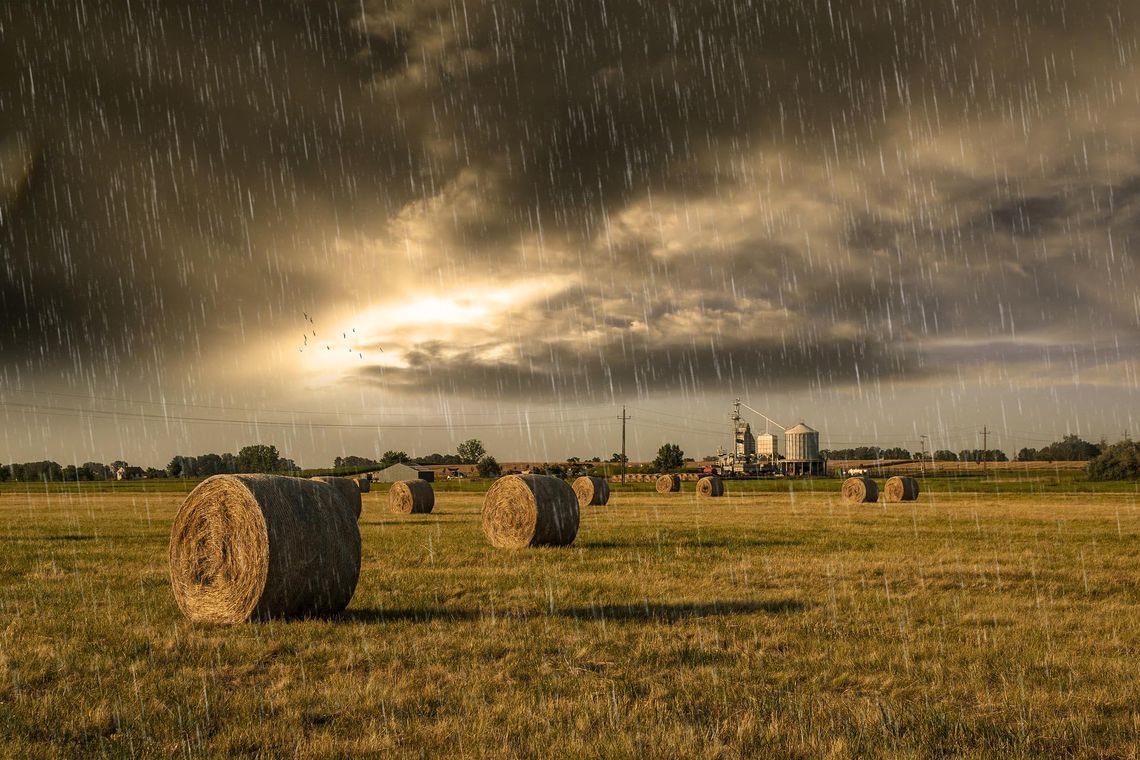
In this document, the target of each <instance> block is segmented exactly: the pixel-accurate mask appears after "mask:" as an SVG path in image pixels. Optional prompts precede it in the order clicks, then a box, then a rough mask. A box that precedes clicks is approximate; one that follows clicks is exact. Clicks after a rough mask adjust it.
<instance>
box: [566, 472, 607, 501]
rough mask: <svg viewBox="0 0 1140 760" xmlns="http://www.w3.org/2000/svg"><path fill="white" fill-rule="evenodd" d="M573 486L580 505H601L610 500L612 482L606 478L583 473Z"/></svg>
mask: <svg viewBox="0 0 1140 760" xmlns="http://www.w3.org/2000/svg"><path fill="white" fill-rule="evenodd" d="M573 488H574V495H575V496H577V497H578V506H579V507H601V506H605V504H606V503H607V502H608V501H609V500H610V484H609V483H607V482H606V479H605V478H595V477H594V476H592V475H583V476H582V477H580V478H578V479H577V480H575V481H574V485H573Z"/></svg>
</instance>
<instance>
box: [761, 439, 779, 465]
mask: <svg viewBox="0 0 1140 760" xmlns="http://www.w3.org/2000/svg"><path fill="white" fill-rule="evenodd" d="M779 441H780V439H779V438H777V437H776V435H775V433H761V434H760V435H758V436H756V458H757V459H759V460H760V461H762V462H775V461H776V458H777V457H778V456H779V455H780V446H779Z"/></svg>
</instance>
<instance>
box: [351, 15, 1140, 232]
mask: <svg viewBox="0 0 1140 760" xmlns="http://www.w3.org/2000/svg"><path fill="white" fill-rule="evenodd" d="M1094 5H1095V6H1096V7H1089V6H1088V5H1087V4H1082V5H1081V8H1080V12H1077V10H1076V9H1073V8H1070V7H1068V6H1067V5H1066V4H1065V3H1059V2H1054V1H1053V0H1038V1H1037V2H1029V3H1025V4H1020V5H1019V7H1018V8H1017V9H1016V11H1015V10H1013V9H1004V8H1002V7H993V4H992V3H988V2H984V0H977V1H976V2H958V1H957V0H934V1H931V2H924V3H913V2H901V1H900V2H882V1H881V0H848V1H847V2H801V1H800V0H787V1H785V2H716V1H706V2H689V3H669V2H656V1H651V0H619V1H618V2H609V3H604V4H599V3H593V2H580V1H579V0H553V1H549V2H533V1H531V2H484V1H481V0H471V1H470V2H463V3H455V2H450V0H407V1H405V2H393V1H392V0H373V2H370V3H368V4H366V8H368V10H369V14H368V20H367V23H366V25H365V29H366V30H367V31H368V32H369V34H370V35H371V36H372V38H373V39H376V40H379V41H381V42H383V43H384V44H385V45H386V48H385V49H386V50H388V49H389V48H390V47H394V48H395V49H396V50H397V51H398V52H399V54H402V56H403V59H402V61H400V64H399V66H398V67H397V68H396V69H395V70H393V69H392V68H391V67H385V68H384V69H383V71H382V72H381V74H380V75H379V76H378V78H377V88H378V90H379V91H380V92H383V93H385V94H386V95H387V96H389V97H390V98H391V99H392V101H394V102H399V103H400V104H401V112H402V113H404V114H406V115H407V118H408V119H409V123H411V124H414V125H415V126H416V128H417V129H418V130H421V131H422V132H423V133H424V134H426V135H430V136H431V137H432V139H433V140H434V141H435V142H436V144H437V147H438V154H439V156H440V157H441V159H446V160H449V161H451V162H453V163H455V164H462V165H474V166H479V167H482V168H484V169H486V170H490V171H494V172H496V173H498V174H499V175H500V176H502V177H503V178H504V189H505V191H506V192H507V194H508V196H509V198H510V202H511V207H512V208H514V209H515V211H514V214H515V221H516V222H517V223H518V224H520V225H522V224H529V225H532V226H533V225H537V224H538V223H539V220H540V219H541V220H542V222H543V223H545V224H547V225H550V224H555V225H564V226H569V227H572V228H575V229H583V228H585V229H591V228H592V227H595V226H596V225H597V224H598V223H599V217H600V215H601V214H602V213H603V212H605V211H606V209H608V208H610V207H611V206H613V205H615V204H616V205H621V204H623V203H625V202H627V201H628V200H629V199H631V198H635V197H639V196H640V195H642V194H644V193H645V192H646V191H647V190H649V189H653V190H658V191H674V192H679V193H691V194H705V193H709V192H713V191H715V190H716V189H717V188H719V187H722V186H724V185H731V184H733V183H735V182H737V181H739V180H740V179H741V177H740V176H739V175H738V173H737V171H736V170H735V168H734V167H733V165H732V163H733V162H732V159H731V156H732V155H733V154H739V153H741V152H745V151H748V150H751V149H753V148H755V147H756V146H758V145H772V144H780V145H786V146H793V147H796V148H798V149H801V150H806V151H809V152H812V153H814V154H817V155H818V154H819V153H823V154H824V155H826V154H831V155H832V156H833V157H838V155H848V154H850V153H851V152H853V151H858V150H859V149H860V148H862V147H865V145H866V143H867V141H868V139H870V138H873V137H874V136H875V135H877V134H878V133H879V132H880V131H881V130H882V129H883V127H884V126H885V125H886V124H887V123H888V122H889V121H890V120H891V119H892V118H893V117H894V115H895V114H896V113H897V112H899V111H900V110H903V109H908V110H910V109H913V115H914V116H915V118H916V120H917V121H919V122H925V125H926V126H927V128H934V125H935V124H936V123H938V122H940V121H946V122H952V121H954V120H956V119H961V118H979V117H982V116H985V115H989V114H994V113H1003V112H1005V111H1007V110H1008V109H1010V108H1015V107H1016V106H1017V103H1018V102H1019V101H1021V100H1023V99H1024V98H1025V97H1026V95H1027V93H1028V92H1031V91H1036V90H1038V89H1040V90H1041V91H1042V92H1045V91H1053V90H1060V89H1062V88H1064V87H1066V86H1069V85H1071V84H1074V83H1075V82H1077V81H1078V80H1079V79H1081V77H1083V76H1086V75H1087V71H1085V70H1084V68H1083V66H1082V63H1083V62H1084V58H1083V52H1084V51H1083V50H1082V47H1083V46H1084V45H1087V44H1089V43H1090V42H1092V41H1093V40H1099V41H1102V42H1104V41H1111V40H1113V38H1118V37H1119V35H1120V34H1121V30H1120V28H1119V25H1123V24H1127V23H1128V20H1129V19H1130V18H1131V17H1132V16H1133V15H1134V14H1133V12H1132V10H1131V9H1130V8H1129V6H1128V4H1127V3H1121V2H1119V0H1105V1H1104V2H1098V3H1094ZM995 45H997V46H998V47H995ZM399 57H400V56H399V55H397V56H393V59H395V60H398V59H399ZM1042 61H1043V62H1044V63H1042Z"/></svg>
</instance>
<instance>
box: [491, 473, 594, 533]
mask: <svg viewBox="0 0 1140 760" xmlns="http://www.w3.org/2000/svg"><path fill="white" fill-rule="evenodd" d="M482 516H483V533H484V534H486V536H487V540H488V541H490V542H491V545H492V546H497V547H499V548H500V549H521V548H522V547H524V546H569V545H570V544H572V543H573V542H574V537H575V536H577V535H578V519H579V511H578V497H577V496H576V495H575V494H574V490H573V489H572V488H570V486H568V485H566V482H565V481H563V480H562V479H560V478H555V477H551V476H550V475H505V476H504V477H501V478H499V479H498V480H496V481H495V482H494V483H492V484H491V487H490V488H489V489H487V495H486V496H484V497H483V515H482Z"/></svg>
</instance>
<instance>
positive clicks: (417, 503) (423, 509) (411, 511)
mask: <svg viewBox="0 0 1140 760" xmlns="http://www.w3.org/2000/svg"><path fill="white" fill-rule="evenodd" d="M434 508H435V491H434V490H432V487H431V483H429V482H427V481H426V480H418V479H417V480H400V481H397V482H395V483H393V484H392V487H391V488H390V489H388V511H389V512H398V513H400V514H405V515H426V514H427V513H429V512H431V511H432V509H434Z"/></svg>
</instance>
